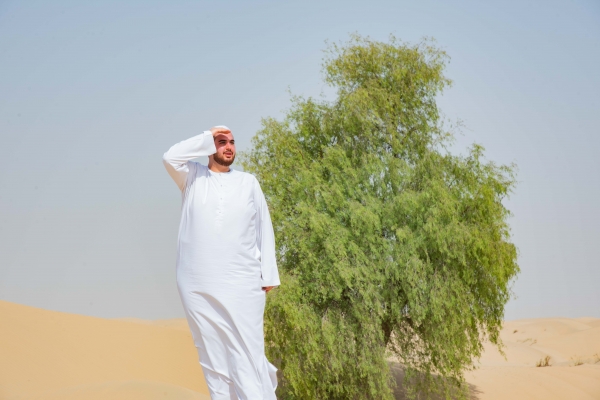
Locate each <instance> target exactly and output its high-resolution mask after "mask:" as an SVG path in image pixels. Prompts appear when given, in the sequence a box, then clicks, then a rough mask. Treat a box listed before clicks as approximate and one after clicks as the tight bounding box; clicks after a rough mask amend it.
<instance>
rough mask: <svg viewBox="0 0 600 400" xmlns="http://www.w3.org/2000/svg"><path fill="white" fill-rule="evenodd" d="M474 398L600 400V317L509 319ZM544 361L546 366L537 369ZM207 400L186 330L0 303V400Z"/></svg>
mask: <svg viewBox="0 0 600 400" xmlns="http://www.w3.org/2000/svg"><path fill="white" fill-rule="evenodd" d="M501 337H502V340H503V341H504V344H505V346H506V347H505V354H506V359H505V358H504V357H503V356H502V355H500V354H499V353H498V351H497V350H495V349H494V347H493V346H489V345H486V351H485V353H484V355H483V357H482V359H481V360H480V361H481V362H480V368H479V369H478V370H476V371H473V372H470V373H468V374H467V381H468V382H469V383H470V384H471V387H472V392H473V398H476V399H480V400H488V399H490V400H491V399H544V400H554V399H557V400H558V399H577V400H586V399H600V319H596V318H578V319H569V318H548V319H530V320H519V321H508V322H506V323H505V326H504V329H503V330H502V334H501ZM546 356H550V357H551V359H550V362H551V366H549V367H536V366H535V365H536V363H537V362H538V361H540V360H541V359H542V358H544V357H546ZM81 399H86V400H155V399H156V400H158V399H164V400H167V399H172V400H176V399H177V400H179V399H181V400H208V399H209V396H208V391H207V388H206V384H205V382H204V379H203V377H202V370H201V368H200V366H199V364H198V361H197V356H196V350H195V348H194V345H193V343H192V338H191V335H190V333H189V331H188V328H187V323H186V321H185V320H182V319H173V320H161V321H146V320H140V319H134V318H127V319H118V320H109V319H101V318H93V317H86V316H81V315H73V314H66V313H61V312H55V311H47V310H42V309H37V308H33V307H27V306H22V305H18V304H14V303H9V302H4V301H0V400H81Z"/></svg>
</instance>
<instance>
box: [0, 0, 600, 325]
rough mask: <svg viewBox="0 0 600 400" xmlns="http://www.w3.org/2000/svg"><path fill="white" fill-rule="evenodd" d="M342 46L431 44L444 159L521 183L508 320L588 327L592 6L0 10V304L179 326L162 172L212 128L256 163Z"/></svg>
mask: <svg viewBox="0 0 600 400" xmlns="http://www.w3.org/2000/svg"><path fill="white" fill-rule="evenodd" d="M351 33H358V34H360V35H363V36H369V37H371V38H372V39H374V40H381V41H386V40H387V39H388V38H389V35H390V34H393V35H394V36H396V37H397V38H399V39H401V40H404V41H406V42H408V43H415V42H417V41H419V40H421V39H422V38H424V37H432V38H434V39H435V40H436V42H437V46H439V47H440V48H442V49H444V50H445V51H446V52H447V53H448V55H449V56H450V57H451V61H450V63H449V65H448V67H447V69H446V75H447V76H448V77H449V78H450V79H452V81H453V85H452V87H451V88H449V89H447V90H446V91H445V92H444V94H443V95H441V96H440V97H439V99H438V105H439V107H440V109H441V110H442V112H443V114H444V116H445V118H447V119H448V120H450V121H458V120H460V121H462V122H463V124H464V126H465V128H464V129H463V130H462V132H461V133H460V134H459V135H458V136H457V139H456V142H455V144H454V146H453V148H452V150H453V151H454V152H456V153H460V152H463V151H464V149H465V148H467V147H468V146H470V145H471V144H473V143H479V144H481V145H483V146H484V147H485V149H486V151H485V154H486V157H487V159H488V160H490V161H494V162H496V163H499V164H510V163H515V164H516V165H517V166H518V176H517V178H518V181H519V182H518V185H517V186H516V189H515V191H514V193H513V194H512V196H511V198H510V199H509V200H508V201H506V206H507V207H508V208H509V209H510V210H511V212H512V217H511V218H510V225H511V228H512V240H513V241H514V243H515V244H516V246H517V247H518V249H519V265H520V267H521V273H520V274H519V276H518V278H517V279H516V280H515V282H514V283H513V286H512V287H513V291H514V295H515V296H514V298H513V299H511V300H510V302H509V303H508V304H507V306H506V314H505V317H506V319H509V320H511V319H520V318H541V317H557V316H564V317H582V316H592V317H600V290H599V289H598V288H599V285H600V261H599V260H600V244H599V243H600V206H599V205H600V177H599V174H600V157H598V155H597V153H598V151H599V150H600V73H599V72H598V71H600V67H599V65H600V2H598V1H597V0H587V1H586V0H571V1H552V0H551V1H541V0H540V1H524V0H519V1H513V0H508V1H494V2H489V1H488V2H481V1H474V0H473V1H469V0H464V1H463V0H457V1H432V0H425V1H419V2H414V1H399V0H395V1H380V0H371V1H369V2H365V1H361V2H358V1H348V0H345V1H326V0H319V1H312V0H304V1H295V2H291V1H281V0H280V1H218V2H217V1H211V2H209V1H143V2H142V1H101V2H100V1H85V2H81V1H59V0H57V1H53V2H48V1H7V0H1V1H0V300H7V301H11V302H17V303H22V304H27V305H31V306H35V307H41V308H46V309H52V310H58V311H65V312H72V313H79V314H86V315H93V316H99V317H108V318H117V317H138V318H147V319H164V318H180V317H183V309H182V307H181V303H180V300H179V297H178V293H177V288H176V283H175V250H176V241H177V228H178V224H179V210H180V205H181V198H180V193H179V191H178V189H177V187H176V186H175V184H174V183H173V182H172V181H171V180H170V178H169V176H168V175H167V173H166V171H165V170H164V167H163V165H162V160H161V157H162V154H163V153H164V152H165V151H166V150H167V149H168V148H169V147H170V146H171V145H172V144H174V143H176V142H179V141H181V140H184V139H186V138H188V137H191V136H194V135H196V134H198V133H200V132H201V131H203V130H206V129H209V128H210V127H211V126H214V125H219V124H224V125H227V126H229V127H230V128H232V130H233V133H234V135H235V138H236V143H237V148H238V151H240V150H245V149H249V148H250V146H251V143H250V140H251V138H252V136H253V135H254V134H255V133H256V131H257V130H258V129H259V128H260V126H261V118H266V117H274V118H282V117H283V116H284V115H285V111H286V109H288V108H289V107H290V94H294V95H301V96H314V97H318V96H324V97H325V98H328V99H331V98H333V96H334V95H335V93H334V91H333V90H332V89H331V88H329V87H328V86H327V85H326V84H324V83H323V76H322V73H321V61H322V59H323V56H324V53H323V51H324V50H325V49H326V47H327V43H332V42H339V41H344V40H347V39H348V38H349V35H350V34H351Z"/></svg>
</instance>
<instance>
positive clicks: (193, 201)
mask: <svg viewBox="0 0 600 400" xmlns="http://www.w3.org/2000/svg"><path fill="white" fill-rule="evenodd" d="M215 152H216V148H215V144H214V140H213V137H212V133H211V132H210V131H206V132H204V133H202V134H200V135H198V136H195V137H193V138H191V139H188V140H184V141H183V142H180V143H178V144H176V145H174V146H173V147H171V148H170V149H169V151H167V152H166V153H165V154H164V156H163V162H164V164H165V167H166V168H167V171H168V172H169V175H171V177H172V178H173V180H174V181H175V183H176V184H177V186H179V189H181V192H182V198H183V202H182V209H181V224H180V226H179V239H178V246H177V248H178V250H177V287H178V289H179V294H180V296H181V300H182V303H183V307H184V309H185V313H186V317H187V320H188V323H189V326H190V329H191V331H192V336H193V338H194V343H195V345H196V348H197V349H198V355H199V358H200V364H201V365H202V369H203V372H204V376H205V379H206V383H207V385H208V388H209V390H210V393H211V398H212V399H213V400H225V399H227V400H230V399H240V400H258V399H265V400H267V399H268V400H271V399H275V388H276V386H277V378H276V374H275V372H276V371H277V369H276V368H275V367H274V366H273V365H271V364H270V363H269V362H268V361H267V358H266V357H265V352H264V334H263V314H264V308H265V292H264V291H263V290H262V287H264V286H278V285H279V274H278V272H277V264H276V261H275V239H274V235H273V226H272V224H271V218H270V216H269V210H268V208H267V204H266V201H265V197H264V195H263V193H262V190H261V188H260V185H259V183H258V181H257V180H256V178H255V177H254V176H253V175H251V174H248V173H245V172H240V171H236V170H233V169H231V170H230V171H229V172H225V173H216V172H213V171H211V170H209V169H208V167H206V166H205V165H202V164H199V163H196V162H192V161H191V160H192V159H194V158H197V157H200V156H207V155H211V154H214V153H215Z"/></svg>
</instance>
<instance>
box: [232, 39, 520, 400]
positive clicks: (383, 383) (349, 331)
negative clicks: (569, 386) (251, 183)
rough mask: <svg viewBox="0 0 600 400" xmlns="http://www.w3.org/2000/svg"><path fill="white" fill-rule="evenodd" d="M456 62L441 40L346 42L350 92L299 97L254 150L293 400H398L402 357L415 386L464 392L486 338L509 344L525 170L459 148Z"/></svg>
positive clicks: (283, 365)
mask: <svg viewBox="0 0 600 400" xmlns="http://www.w3.org/2000/svg"><path fill="white" fill-rule="evenodd" d="M447 60H448V57H447V55H446V54H445V53H444V52H443V51H441V50H439V49H438V48H436V47H435V46H434V45H433V44H432V43H431V42H430V41H423V42H421V43H418V44H416V45H409V44H405V43H403V42H400V41H398V40H397V39H395V38H394V37H391V38H390V41H389V43H382V42H377V41H372V40H370V39H368V38H362V37H360V36H357V35H355V36H352V37H351V39H350V40H349V41H348V42H346V43H342V44H339V45H332V46H330V47H329V49H328V53H327V56H326V57H325V59H324V64H323V67H324V68H323V70H324V75H325V80H326V82H327V83H328V84H330V85H333V86H334V87H335V88H337V98H336V99H335V100H333V101H327V100H324V99H321V100H315V99H313V98H300V97H294V98H293V99H292V100H293V101H292V106H291V108H290V109H289V111H288V113H287V115H286V117H285V118H284V119H283V120H281V121H278V120H275V119H264V120H263V125H262V128H261V130H260V131H259V132H258V133H257V134H256V136H255V137H254V138H253V148H252V149H251V150H250V151H249V152H247V153H245V154H244V156H243V164H242V165H243V166H244V168H245V170H246V171H249V172H251V173H254V174H255V175H256V176H257V178H258V180H259V181H260V182H261V185H262V188H263V191H264V193H265V195H266V197H267V199H268V202H269V205H270V208H271V211H272V219H273V225H274V228H275V231H276V241H277V245H278V257H279V265H280V273H281V278H282V285H281V287H280V288H279V289H277V290H275V291H273V292H272V293H271V294H269V296H268V301H267V311H266V320H265V333H266V351H267V354H268V355H269V357H270V358H271V359H273V360H274V362H275V364H276V365H277V366H278V368H279V369H280V370H281V371H282V375H283V377H282V379H281V381H280V387H279V389H278V395H279V397H280V398H282V399H344V400H347V399H390V398H392V392H391V386H392V380H391V378H390V376H391V375H390V370H389V365H388V359H389V357H390V356H394V357H396V359H397V360H398V361H399V362H400V363H401V365H402V366H403V368H405V371H406V372H407V375H406V377H407V378H406V380H405V382H406V383H407V384H408V385H409V386H410V387H412V388H416V389H415V390H417V389H418V390H422V389H427V390H429V389H435V390H438V391H444V392H445V393H446V395H447V396H448V395H449V394H450V393H451V392H452V390H453V388H459V389H460V388H464V387H465V385H464V378H463V372H464V371H465V370H468V369H471V368H473V365H474V361H475V360H476V359H477V358H478V357H479V356H480V355H481V351H482V341H483V340H486V339H489V340H490V341H491V342H492V343H494V344H496V345H497V346H498V347H499V348H500V347H501V341H500V339H499V330H500V328H501V324H502V319H503V313H504V305H505V304H506V302H507V301H508V299H509V298H510V295H511V292H510V283H511V281H512V279H513V278H514V277H515V276H516V274H517V273H518V271H519V267H518V265H517V263H516V255H517V253H516V248H515V246H514V245H513V244H512V243H511V242H510V232H509V225H508V222H507V219H508V217H509V215H510V213H509V211H508V210H507V209H506V208H505V206H504V205H503V204H502V201H503V199H505V198H506V197H507V195H508V194H509V193H510V192H511V190H512V188H513V187H514V184H515V180H514V167H513V166H502V165H500V166H499V165H496V164H494V163H493V162H486V161H485V160H484V159H483V148H482V147H481V146H479V145H474V146H473V147H472V148H470V149H469V150H468V152H467V154H466V155H453V154H451V153H450V152H449V151H448V150H447V144H448V143H450V142H451V140H452V138H453V134H452V133H451V132H447V131H446V130H445V128H444V124H443V121H442V119H441V117H440V114H439V111H438V107H437V105H436V96H437V95H439V94H440V93H441V91H442V90H443V89H444V88H445V87H447V86H448V85H449V84H450V80H449V79H448V78H446V77H445V76H444V75H443V71H444V67H445V65H446V62H447ZM414 393H415V392H413V394H414ZM427 393H429V392H427ZM463 394H464V392H463Z"/></svg>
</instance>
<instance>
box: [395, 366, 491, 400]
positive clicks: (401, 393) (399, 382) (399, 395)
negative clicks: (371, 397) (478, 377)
mask: <svg viewBox="0 0 600 400" xmlns="http://www.w3.org/2000/svg"><path fill="white" fill-rule="evenodd" d="M390 369H391V371H392V375H393V376H394V380H395V381H396V388H395V389H394V398H395V399H396V400H407V399H408V398H407V397H406V389H405V387H404V370H403V369H402V367H401V366H400V365H399V364H398V363H390ZM468 385H469V397H468V399H469V400H478V399H479V394H480V393H481V391H480V390H479V389H477V386H475V385H471V384H468ZM424 398H426V397H425V396H417V400H421V399H424ZM431 399H432V400H446V398H445V397H444V396H441V395H437V394H436V395H433V396H432V397H431Z"/></svg>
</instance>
